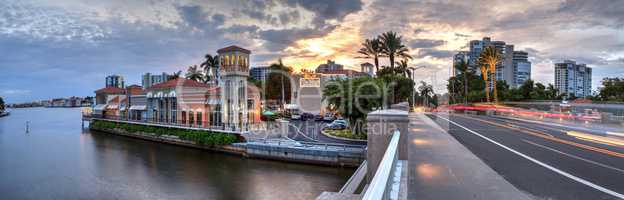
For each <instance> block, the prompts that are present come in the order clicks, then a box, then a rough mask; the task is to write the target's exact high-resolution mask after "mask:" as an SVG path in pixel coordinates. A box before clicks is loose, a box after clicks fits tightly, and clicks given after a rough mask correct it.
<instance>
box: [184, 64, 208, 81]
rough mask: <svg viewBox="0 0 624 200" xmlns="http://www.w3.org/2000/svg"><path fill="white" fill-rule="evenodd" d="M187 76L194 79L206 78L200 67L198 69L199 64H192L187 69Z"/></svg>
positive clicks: (201, 79)
mask: <svg viewBox="0 0 624 200" xmlns="http://www.w3.org/2000/svg"><path fill="white" fill-rule="evenodd" d="M186 78H187V79H191V80H194V81H198V82H202V81H203V80H204V74H202V71H201V70H200V69H197V65H194V66H190V67H189V68H188V70H187V71H186Z"/></svg>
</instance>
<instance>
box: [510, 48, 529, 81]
mask: <svg viewBox="0 0 624 200" xmlns="http://www.w3.org/2000/svg"><path fill="white" fill-rule="evenodd" d="M513 69H514V82H515V85H516V87H520V86H521V85H522V84H524V82H526V81H527V80H529V79H531V62H529V53H527V52H524V51H514V52H513Z"/></svg>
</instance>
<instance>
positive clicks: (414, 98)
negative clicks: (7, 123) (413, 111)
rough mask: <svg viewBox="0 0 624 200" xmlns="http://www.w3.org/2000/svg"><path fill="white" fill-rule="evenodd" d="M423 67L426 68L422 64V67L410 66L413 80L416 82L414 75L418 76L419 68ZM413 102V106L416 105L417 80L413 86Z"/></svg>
mask: <svg viewBox="0 0 624 200" xmlns="http://www.w3.org/2000/svg"><path fill="white" fill-rule="evenodd" d="M421 68H425V67H424V66H420V67H409V69H410V70H412V77H411V78H412V82H414V77H415V76H416V70H417V69H421ZM412 104H413V106H415V105H416V82H414V85H413V86H412Z"/></svg>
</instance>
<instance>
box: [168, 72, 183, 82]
mask: <svg viewBox="0 0 624 200" xmlns="http://www.w3.org/2000/svg"><path fill="white" fill-rule="evenodd" d="M181 74H182V70H178V72H175V73H173V74H172V75H171V76H169V78H167V80H173V79H177V78H180V75H181Z"/></svg>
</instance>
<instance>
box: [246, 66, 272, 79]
mask: <svg viewBox="0 0 624 200" xmlns="http://www.w3.org/2000/svg"><path fill="white" fill-rule="evenodd" d="M249 76H251V77H252V78H253V79H255V80H259V81H264V80H266V79H267V78H268V77H269V67H268V66H261V67H253V68H251V69H249Z"/></svg>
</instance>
